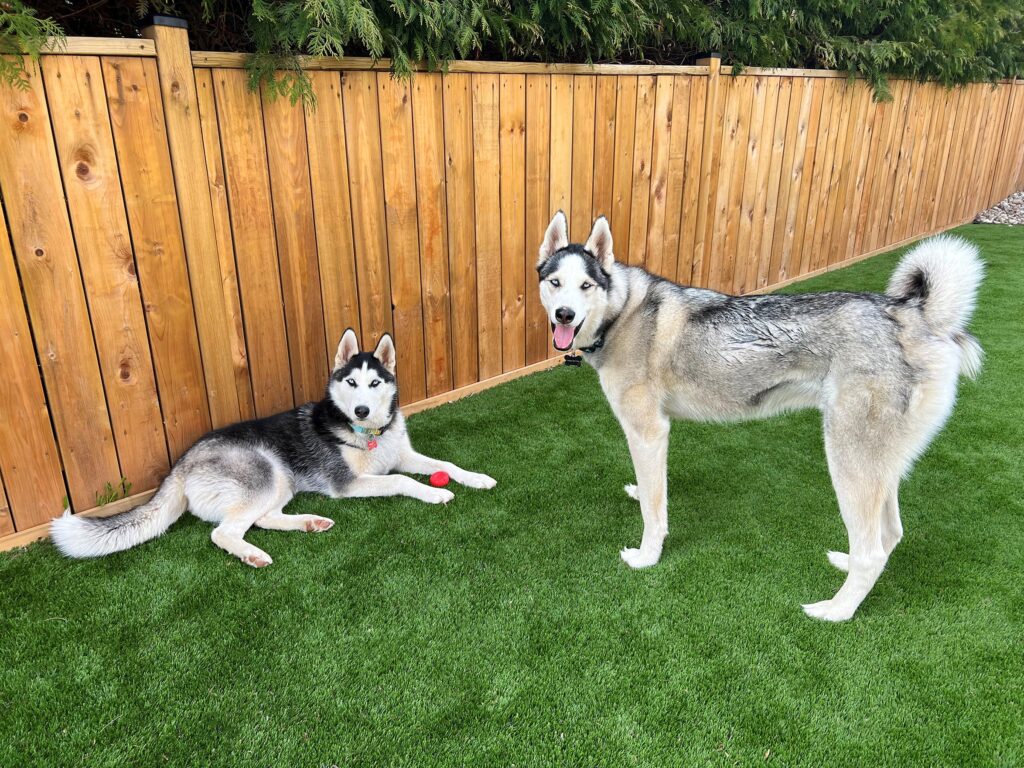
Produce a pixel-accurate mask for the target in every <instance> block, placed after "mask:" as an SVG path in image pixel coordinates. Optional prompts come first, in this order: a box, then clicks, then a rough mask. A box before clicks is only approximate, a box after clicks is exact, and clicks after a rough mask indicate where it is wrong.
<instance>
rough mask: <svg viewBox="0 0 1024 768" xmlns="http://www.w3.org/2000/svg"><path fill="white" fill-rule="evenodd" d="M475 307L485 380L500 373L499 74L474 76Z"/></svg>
mask: <svg viewBox="0 0 1024 768" xmlns="http://www.w3.org/2000/svg"><path fill="white" fill-rule="evenodd" d="M472 78H473V80H472V83H473V178H474V187H475V189H474V194H473V200H474V203H475V206H476V208H475V212H474V218H475V221H476V307H477V334H478V335H479V356H480V357H479V372H478V376H479V377H480V378H481V379H489V378H491V377H492V376H497V375H498V374H499V373H501V370H502V366H501V357H502V354H501V342H502V339H501V331H502V328H501V215H500V211H501V149H500V145H501V138H500V135H499V134H500V125H501V120H500V117H499V101H500V96H499V91H498V87H499V80H498V76H497V75H472Z"/></svg>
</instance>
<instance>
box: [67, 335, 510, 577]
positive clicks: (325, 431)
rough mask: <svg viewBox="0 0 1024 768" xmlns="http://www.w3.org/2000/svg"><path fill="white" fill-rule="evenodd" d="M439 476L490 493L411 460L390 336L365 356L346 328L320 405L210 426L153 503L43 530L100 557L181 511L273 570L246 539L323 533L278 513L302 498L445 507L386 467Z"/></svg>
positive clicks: (73, 549) (459, 473) (313, 523)
mask: <svg viewBox="0 0 1024 768" xmlns="http://www.w3.org/2000/svg"><path fill="white" fill-rule="evenodd" d="M396 469H397V470H399V471H403V472H413V473H417V474H430V473H433V472H437V471H444V472H447V473H448V474H449V476H450V477H451V478H452V479H453V480H455V481H456V482H458V483H462V484H463V485H467V486H469V487H471V488H493V487H494V486H495V481H494V480H493V479H491V478H490V477H488V476H487V475H481V474H477V473H476V472H467V471H466V470H464V469H460V468H459V467H457V466H455V465H454V464H450V463H448V462H446V461H438V460H437V459H431V458H428V457H426V456H424V455H422V454H419V453H416V451H414V450H413V449H412V445H411V444H410V443H409V435H408V434H407V433H406V431H405V419H404V418H403V417H402V413H401V411H399V410H398V387H397V385H396V383H395V347H394V344H393V342H392V341H391V337H390V336H388V335H387V334H385V335H384V337H383V338H382V339H381V340H380V342H379V343H378V344H377V349H376V350H374V352H373V354H369V353H367V352H360V351H359V342H358V341H357V339H356V334H355V331H353V330H352V329H351V328H350V329H349V330H347V331H345V335H344V336H342V338H341V344H339V345H338V353H337V355H336V357H335V358H334V370H333V371H332V372H331V378H330V381H329V382H328V383H327V392H326V394H325V395H324V399H323V400H321V401H320V402H318V403H306V404H305V405H302V406H299V407H298V408H295V409H294V410H291V411H286V412H285V413H279V414H277V415H276V416H269V417H267V418H265V419H257V420H255V421H246V422H242V423H240V424H234V425H233V426H230V427H225V428H223V429H218V430H214V431H213V432H210V433H209V434H207V435H205V436H204V437H202V438H200V439H199V441H198V442H197V443H196V444H195V445H193V446H192V447H191V448H190V449H189V450H188V451H186V453H185V455H184V456H182V457H181V459H179V460H178V462H177V464H175V465H174V468H173V469H172V470H171V473H170V474H169V475H168V476H167V478H166V479H165V480H164V481H163V483H162V484H161V485H160V488H159V489H158V490H157V492H156V495H155V496H153V498H152V499H151V500H150V501H149V502H147V503H145V504H143V505H142V506H139V507H136V508H135V509H132V510H129V511H127V512H122V513H121V514H117V515H112V516H110V517H73V516H71V515H69V514H68V513H66V512H65V514H64V516H63V517H59V518H57V519H56V520H54V521H53V523H51V525H50V533H51V535H52V536H53V541H54V543H55V544H56V545H57V547H58V548H59V549H60V551H61V552H63V553H64V554H65V555H68V556H69V557H96V556H98V555H106V554H109V553H111V552H118V551H120V550H122V549H128V548H129V547H133V546H135V545H136V544H141V543H142V542H144V541H148V540H149V539H152V538H155V537H157V536H159V535H160V534H161V533H163V532H164V531H166V530H167V528H168V527H169V526H170V525H171V523H173V522H174V521H175V520H177V519H178V518H179V517H181V515H182V514H184V512H185V510H186V508H188V509H191V510H192V513H193V514H194V515H195V516H196V517H199V518H202V519H203V520H207V521H209V522H211V523H217V527H216V528H214V529H213V534H212V536H211V538H212V539H213V543H214V544H216V545H217V546H218V547H220V548H221V549H224V550H225V551H227V552H230V553H231V554H232V555H234V556H235V557H237V558H239V559H241V561H242V562H243V563H246V564H247V565H251V566H253V567H254V568H261V567H263V566H265V565H270V563H271V562H273V561H272V560H271V559H270V555H268V554H267V553H266V552H264V551H263V550H261V549H259V548H258V547H254V546H253V545H252V544H249V543H248V542H247V541H245V539H244V538H242V537H243V536H245V532H246V531H248V530H249V528H251V527H252V526H253V525H255V526H256V527H257V528H268V529H272V530H275V531H311V532H318V531H326V530H327V529H328V528H330V527H331V526H332V525H334V521H333V520H329V519H328V518H326V517H319V516H317V515H286V514H285V513H284V512H283V509H284V506H285V504H287V503H288V502H289V501H290V500H291V498H292V497H293V496H294V495H295V494H296V493H298V492H300V491H312V492H314V493H322V494H324V495H325V496H330V497H332V498H336V499H337V498H342V497H357V496H396V495H404V496H412V497H413V498H415V499H419V500H420V501H425V502H427V503H428V504H445V503H447V502H449V501H451V500H452V499H453V498H454V496H453V494H452V492H451V491H448V490H445V489H444V488H433V487H431V486H429V485H423V484H422V483H419V482H417V481H415V480H413V479H412V478H411V477H406V476H405V475H391V474H388V473H389V472H391V471H392V470H396Z"/></svg>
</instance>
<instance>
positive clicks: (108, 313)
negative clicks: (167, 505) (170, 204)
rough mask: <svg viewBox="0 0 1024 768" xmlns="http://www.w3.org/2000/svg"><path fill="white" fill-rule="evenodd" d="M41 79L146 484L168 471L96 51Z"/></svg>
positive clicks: (117, 393) (137, 469) (106, 369)
mask: <svg viewBox="0 0 1024 768" xmlns="http://www.w3.org/2000/svg"><path fill="white" fill-rule="evenodd" d="M43 79H44V82H45V83H46V95H47V100H48V102H49V108H50V115H51V120H52V124H53V129H54V138H55V139H56V143H57V154H58V157H59V160H60V165H61V173H62V175H63V178H64V190H65V193H66V195H67V199H68V210H69V212H70V214H71V226H72V229H73V230H74V235H75V245H76V247H77V250H78V261H79V264H80V265H81V269H82V277H83V278H84V281H85V290H86V294H87V296H88V303H89V314H90V318H91V322H92V328H93V331H94V334H95V338H96V349H97V352H98V354H99V361H100V370H101V372H102V374H103V382H104V389H105V391H106V395H107V406H108V408H109V409H110V419H111V423H112V425H113V428H114V443H115V445H116V447H117V455H118V460H119V461H120V465H121V472H122V474H123V475H124V476H125V477H126V478H128V480H130V481H131V482H132V483H133V484H134V485H135V486H136V487H139V488H152V487H153V486H155V485H157V484H158V483H159V482H160V481H161V480H162V479H163V477H164V475H165V474H167V470H168V468H169V464H168V455H167V440H166V437H165V436H164V427H163V421H162V418H161V415H160V403H159V401H158V399H157V392H156V378H155V374H154V372H153V361H152V357H151V355H150V350H149V339H148V337H147V334H146V321H145V318H144V317H143V311H142V296H141V294H140V292H139V281H138V278H137V276H136V274H135V258H134V254H133V253H132V243H131V237H130V236H129V234H128V217H127V214H126V212H125V207H124V199H123V197H122V196H121V180H120V177H119V175H118V168H117V158H116V156H115V153H114V138H113V136H112V135H111V131H110V121H109V119H108V118H107V102H106V93H105V92H104V89H103V73H102V71H101V69H100V62H99V59H98V58H96V57H95V56H53V57H50V58H48V59H47V60H46V63H45V66H44V68H43Z"/></svg>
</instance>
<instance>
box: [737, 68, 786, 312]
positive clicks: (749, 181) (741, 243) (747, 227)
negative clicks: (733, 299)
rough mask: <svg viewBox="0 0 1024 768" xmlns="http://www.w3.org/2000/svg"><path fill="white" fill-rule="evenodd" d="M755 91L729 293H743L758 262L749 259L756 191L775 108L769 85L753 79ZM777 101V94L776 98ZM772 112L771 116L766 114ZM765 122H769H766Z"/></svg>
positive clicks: (761, 179) (758, 78)
mask: <svg viewBox="0 0 1024 768" xmlns="http://www.w3.org/2000/svg"><path fill="white" fill-rule="evenodd" d="M752 85H753V87H754V96H753V98H754V101H753V104H752V108H751V128H750V132H749V133H748V136H746V161H745V162H746V165H745V167H744V172H743V185H742V196H741V198H740V201H739V208H738V209H737V211H736V214H737V217H738V226H737V232H736V246H735V251H734V254H735V255H734V257H733V269H732V280H731V282H730V283H729V284H728V289H729V290H730V292H731V293H744V290H745V286H746V279H748V274H746V273H748V268H746V267H748V265H751V264H753V265H754V269H755V273H756V270H757V260H756V259H752V258H751V257H750V256H751V244H752V241H754V240H755V236H754V233H753V231H752V230H753V229H754V212H755V210H756V208H757V197H758V190H759V188H760V187H761V186H762V185H763V184H764V176H763V174H764V173H766V172H767V171H762V166H763V161H764V159H765V158H766V157H767V156H768V153H767V152H766V148H765V145H766V144H767V140H766V137H765V135H764V133H765V125H766V123H769V124H770V122H771V120H773V119H774V109H775V106H774V104H771V105H769V101H768V95H769V86H768V81H767V80H766V79H765V78H762V77H755V78H754V80H753V83H752ZM776 97H777V94H776ZM769 109H770V110H771V111H772V112H771V116H770V117H769V115H768V112H767V111H768V110H769ZM766 118H768V120H766Z"/></svg>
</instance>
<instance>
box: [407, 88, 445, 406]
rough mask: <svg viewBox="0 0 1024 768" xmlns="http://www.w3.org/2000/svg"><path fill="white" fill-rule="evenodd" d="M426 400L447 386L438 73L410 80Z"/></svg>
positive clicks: (441, 119)
mask: <svg viewBox="0 0 1024 768" xmlns="http://www.w3.org/2000/svg"><path fill="white" fill-rule="evenodd" d="M412 106H413V116H414V119H413V141H414V143H415V145H416V146H415V151H416V202H417V205H418V206H419V210H418V215H419V225H420V267H421V280H422V294H423V335H424V345H425V346H424V349H423V357H424V365H425V366H426V378H427V396H428V397H433V396H435V395H438V394H440V393H442V392H445V391H447V390H449V389H451V388H452V386H453V384H452V318H451V288H450V281H449V277H448V221H447V199H446V194H447V193H446V184H445V150H444V110H443V102H442V82H441V75H439V74H436V73H431V74H425V73H424V74H419V75H417V76H416V77H415V78H413V81H412Z"/></svg>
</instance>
